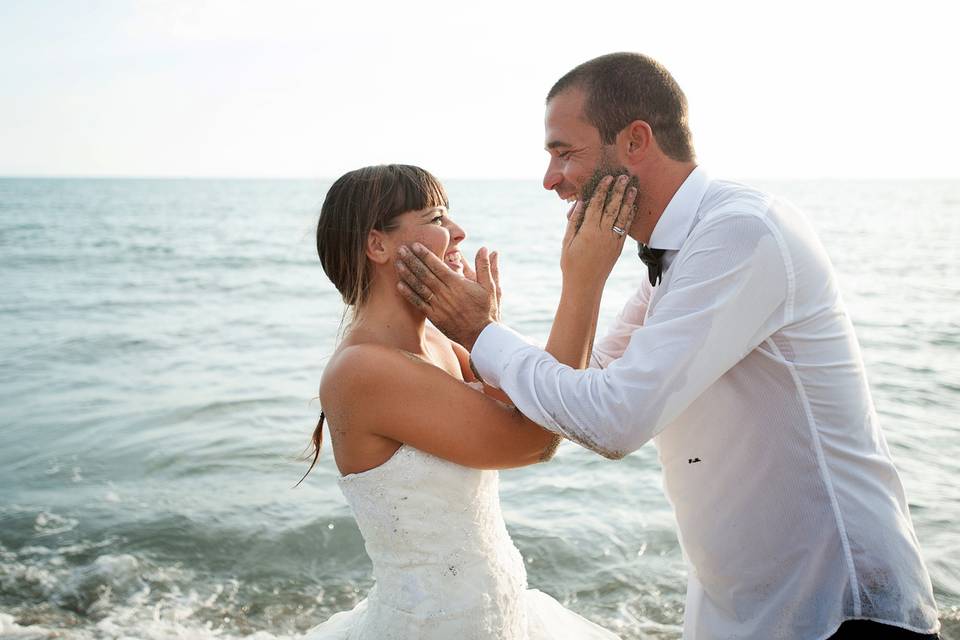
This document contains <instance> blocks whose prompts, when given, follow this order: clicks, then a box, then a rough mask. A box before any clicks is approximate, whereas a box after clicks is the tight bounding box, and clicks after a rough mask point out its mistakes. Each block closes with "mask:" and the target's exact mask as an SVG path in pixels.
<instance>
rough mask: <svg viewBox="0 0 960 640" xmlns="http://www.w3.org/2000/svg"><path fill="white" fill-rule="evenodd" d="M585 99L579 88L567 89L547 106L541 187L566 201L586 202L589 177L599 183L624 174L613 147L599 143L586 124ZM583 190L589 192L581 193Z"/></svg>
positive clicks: (593, 183) (597, 135)
mask: <svg viewBox="0 0 960 640" xmlns="http://www.w3.org/2000/svg"><path fill="white" fill-rule="evenodd" d="M585 99H586V95H585V94H584V92H583V91H582V90H581V89H577V88H572V89H567V90H566V91H563V92H561V93H560V94H558V95H556V96H554V98H553V100H551V101H550V102H549V103H547V111H546V117H545V119H544V129H545V138H546V140H545V148H546V150H547V152H548V153H549V154H550V164H549V165H548V166H547V172H546V174H544V176H543V188H544V189H546V190H548V191H556V192H557V195H558V196H560V198H561V199H563V200H566V201H568V202H573V201H574V200H577V199H581V197H582V196H586V197H585V198H583V199H584V201H586V200H587V199H589V196H590V195H591V194H592V192H593V189H594V188H596V180H593V179H592V178H596V179H597V180H598V179H599V178H600V177H603V176H604V175H607V174H620V173H627V170H626V169H625V168H624V167H622V166H620V164H619V163H618V162H617V160H616V153H615V148H614V145H604V144H602V142H601V140H600V132H599V131H597V129H596V127H594V126H593V125H592V124H590V123H589V122H587V121H586V117H585V116H584V113H583V107H584V101H585ZM597 174H599V176H597ZM591 183H592V188H591ZM585 189H587V190H588V191H589V192H590V193H584V190H585Z"/></svg>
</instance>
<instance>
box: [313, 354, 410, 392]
mask: <svg viewBox="0 0 960 640" xmlns="http://www.w3.org/2000/svg"><path fill="white" fill-rule="evenodd" d="M414 360H415V358H414V356H412V355H410V354H408V353H406V352H405V351H401V350H400V349H395V348H393V347H388V346H385V345H382V344H376V343H372V342H365V343H359V344H349V345H344V346H341V347H340V348H338V349H337V351H336V352H335V353H334V354H333V356H332V357H331V358H330V360H329V362H327V366H326V367H325V368H324V370H323V375H322V376H321V378H320V394H321V398H322V396H323V391H324V389H325V388H329V387H331V386H334V385H336V386H340V385H341V384H342V383H346V384H350V383H352V382H355V381H357V380H358V379H361V380H367V381H371V376H372V377H373V378H379V377H382V376H383V374H384V373H385V372H387V371H394V372H396V370H397V367H400V368H401V369H403V368H405V367H407V366H412V365H413V363H414Z"/></svg>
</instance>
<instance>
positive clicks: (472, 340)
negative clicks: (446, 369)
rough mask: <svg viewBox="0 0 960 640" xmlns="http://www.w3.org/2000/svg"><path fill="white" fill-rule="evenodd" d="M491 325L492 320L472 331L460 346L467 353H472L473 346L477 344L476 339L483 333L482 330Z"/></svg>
mask: <svg viewBox="0 0 960 640" xmlns="http://www.w3.org/2000/svg"><path fill="white" fill-rule="evenodd" d="M491 324H493V320H487V321H486V322H484V323H483V324H482V325H480V326H479V327H477V329H476V330H474V331H472V332H471V333H470V335H468V336H465V339H464V341H463V342H461V343H460V345H461V346H462V347H463V348H464V349H466V350H467V351H473V345H475V344H477V339H478V338H479V337H480V334H481V333H483V330H484V329H486V328H487V327H488V326H489V325H491Z"/></svg>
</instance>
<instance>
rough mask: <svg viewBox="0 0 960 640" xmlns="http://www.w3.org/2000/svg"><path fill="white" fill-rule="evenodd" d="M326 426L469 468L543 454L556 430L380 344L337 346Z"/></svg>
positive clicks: (324, 390) (521, 462) (328, 377)
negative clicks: (381, 439)
mask: <svg viewBox="0 0 960 640" xmlns="http://www.w3.org/2000/svg"><path fill="white" fill-rule="evenodd" d="M323 378H324V379H323V382H322V383H321V389H320V400H321V403H322V405H323V406H324V411H325V412H326V414H327V418H328V419H329V421H330V423H331V425H337V428H338V429H349V430H361V431H365V432H367V433H370V434H374V435H379V436H382V437H386V438H390V439H392V440H396V441H398V442H403V443H406V444H409V445H411V446H413V447H415V448H417V449H420V450H421V451H426V452H427V453H430V454H432V455H435V456H437V457H440V458H444V459H446V460H450V461H451V462H456V463H457V464H462V465H464V466H467V467H473V468H476V469H504V468H510V467H521V466H525V465H529V464H534V463H536V462H540V461H542V460H545V459H548V458H549V457H550V456H551V455H552V454H553V451H554V449H555V448H556V441H557V439H556V436H555V435H554V434H552V433H550V432H549V431H546V430H544V429H542V428H541V427H539V426H537V425H536V424H534V423H533V422H531V421H530V420H527V419H526V418H525V417H524V416H523V415H522V414H521V413H520V412H519V411H517V410H516V409H514V408H513V407H512V406H507V405H505V404H503V403H501V402H498V401H497V400H494V399H493V398H490V397H487V396H486V395H485V394H482V393H478V392H477V391H476V390H474V389H471V388H470V387H468V386H467V385H465V384H463V382H461V381H459V380H457V379H456V378H453V377H452V376H450V375H449V374H448V373H447V372H445V371H443V370H442V369H440V368H438V367H436V366H434V365H432V364H430V363H428V362H425V361H423V360H420V359H419V358H417V357H416V356H413V355H411V354H406V353H404V352H402V351H398V350H396V349H391V348H388V347H383V346H380V345H355V346H351V347H347V348H345V349H344V350H343V351H342V352H341V353H340V354H339V355H338V357H337V358H336V361H335V362H332V363H331V364H330V365H329V366H328V368H327V371H325V372H324V376H323Z"/></svg>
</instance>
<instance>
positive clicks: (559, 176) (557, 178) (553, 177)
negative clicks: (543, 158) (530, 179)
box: [543, 160, 563, 191]
mask: <svg viewBox="0 0 960 640" xmlns="http://www.w3.org/2000/svg"><path fill="white" fill-rule="evenodd" d="M561 182H563V173H561V172H560V170H559V169H557V168H556V167H555V166H554V162H553V160H550V164H548V165H547V172H546V173H545V174H543V188H544V189H546V190H547V191H553V190H554V189H556V188H557V187H558V186H559V185H560V183H561Z"/></svg>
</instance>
